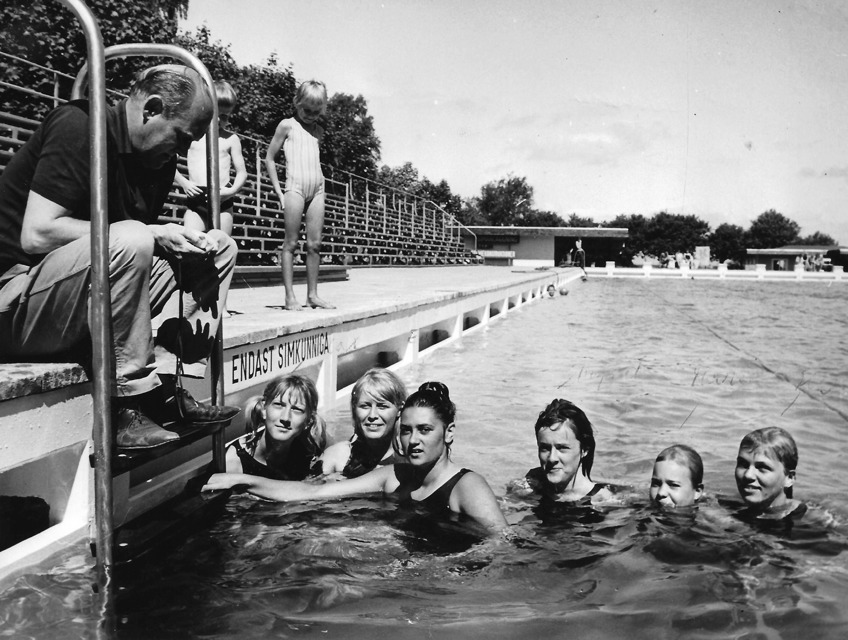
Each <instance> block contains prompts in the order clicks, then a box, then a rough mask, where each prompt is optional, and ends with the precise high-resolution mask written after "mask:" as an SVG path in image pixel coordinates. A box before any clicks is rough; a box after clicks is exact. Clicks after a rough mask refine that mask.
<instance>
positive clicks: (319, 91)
mask: <svg viewBox="0 0 848 640" xmlns="http://www.w3.org/2000/svg"><path fill="white" fill-rule="evenodd" d="M304 104H313V105H321V106H322V107H324V108H326V106H327V87H326V86H325V85H324V83H323V82H321V81H320V80H307V81H306V82H303V83H301V85H300V86H299V87H298V88H297V91H296V92H295V94H294V106H295V108H297V107H300V106H302V105H304Z"/></svg>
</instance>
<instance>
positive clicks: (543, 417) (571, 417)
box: [535, 398, 595, 480]
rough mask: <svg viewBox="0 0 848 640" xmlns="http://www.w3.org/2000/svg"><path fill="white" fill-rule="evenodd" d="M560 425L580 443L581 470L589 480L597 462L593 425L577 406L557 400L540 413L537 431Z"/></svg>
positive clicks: (536, 426)
mask: <svg viewBox="0 0 848 640" xmlns="http://www.w3.org/2000/svg"><path fill="white" fill-rule="evenodd" d="M559 424H565V425H567V426H568V427H569V428H570V429H571V431H572V432H573V433H574V435H575V437H576V438H577V441H578V442H579V443H580V454H581V459H580V469H581V470H582V472H583V475H584V476H586V477H587V478H588V479H589V480H591V479H592V476H591V475H589V474H590V473H591V472H592V464H593V463H594V461H595V434H594V432H593V431H592V423H591V422H589V418H587V417H586V414H585V413H583V410H582V409H580V407H578V406H577V405H575V404H573V403H572V402H569V401H568V400H563V399H561V398H557V399H556V400H552V401H551V403H550V404H549V405H548V406H547V407H545V410H544V411H542V412H540V413H539V418H538V419H537V420H536V425H535V430H536V433H537V434H538V433H539V431H540V430H541V429H550V428H553V427H555V426H556V425H559Z"/></svg>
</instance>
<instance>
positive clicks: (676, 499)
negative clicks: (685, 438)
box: [650, 444, 704, 508]
mask: <svg viewBox="0 0 848 640" xmlns="http://www.w3.org/2000/svg"><path fill="white" fill-rule="evenodd" d="M703 490H704V463H703V462H702V461H701V456H700V455H698V452H697V451H695V450H694V449H693V448H692V447H687V446H686V445H685V444H675V445H672V446H670V447H668V448H667V449H663V450H662V451H661V452H660V454H659V455H658V456H657V459H656V461H655V462H654V471H653V473H652V474H651V491H650V493H651V502H653V503H654V504H656V505H658V506H661V507H671V508H674V507H689V506H692V505H693V504H695V502H696V501H697V500H698V499H699V498H700V497H701V493H702V492H703Z"/></svg>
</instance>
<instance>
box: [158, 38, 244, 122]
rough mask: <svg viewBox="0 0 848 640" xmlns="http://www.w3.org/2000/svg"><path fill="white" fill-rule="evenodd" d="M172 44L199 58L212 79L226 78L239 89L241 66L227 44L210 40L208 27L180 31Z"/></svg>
mask: <svg viewBox="0 0 848 640" xmlns="http://www.w3.org/2000/svg"><path fill="white" fill-rule="evenodd" d="M174 44H176V45H178V46H180V47H183V48H184V49H186V50H188V51H190V52H191V53H193V54H194V55H196V56H197V57H198V58H200V61H201V62H202V63H203V64H204V65H206V68H207V69H208V70H209V74H210V75H211V76H212V78H213V79H215V80H226V81H227V82H229V83H230V84H231V85H233V88H235V90H236V91H237V92H238V91H239V87H238V84H239V76H240V75H241V67H239V65H238V64H237V63H236V61H235V59H234V58H233V55H232V53H231V52H230V45H229V44H226V45H225V44H224V43H222V42H221V41H220V40H217V41H215V42H212V34H211V33H210V31H209V27H207V26H206V25H203V26H202V27H198V28H197V31H195V32H194V34H190V33H181V34H179V35H178V36H177V37H176V39H175V41H174ZM233 117H234V118H235V114H233Z"/></svg>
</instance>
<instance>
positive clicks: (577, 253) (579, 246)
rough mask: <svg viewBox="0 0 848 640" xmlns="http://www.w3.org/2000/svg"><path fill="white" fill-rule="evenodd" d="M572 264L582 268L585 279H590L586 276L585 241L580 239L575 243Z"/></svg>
mask: <svg viewBox="0 0 848 640" xmlns="http://www.w3.org/2000/svg"><path fill="white" fill-rule="evenodd" d="M572 262H573V263H574V265H575V266H577V267H580V270H581V271H582V272H583V279H584V280H585V279H586V278H588V275H587V274H586V252H585V251H583V241H582V240H580V239H579V238H578V239H577V240H575V241H574V260H572Z"/></svg>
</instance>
